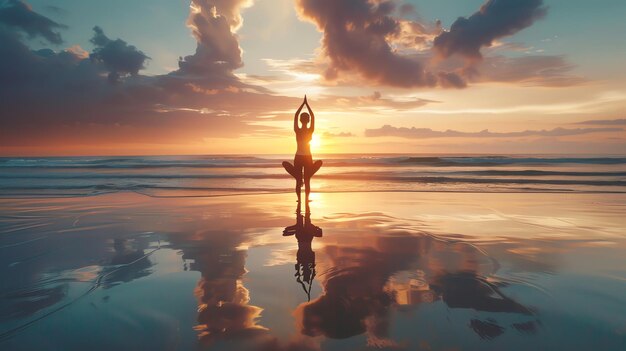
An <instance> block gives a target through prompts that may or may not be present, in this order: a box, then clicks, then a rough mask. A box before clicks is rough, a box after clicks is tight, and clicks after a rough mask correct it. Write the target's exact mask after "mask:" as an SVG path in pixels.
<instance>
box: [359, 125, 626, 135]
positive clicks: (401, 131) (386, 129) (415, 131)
mask: <svg viewBox="0 0 626 351" xmlns="http://www.w3.org/2000/svg"><path fill="white" fill-rule="evenodd" d="M623 131H624V129H622V128H574V129H567V128H554V129H550V130H545V129H542V130H524V131H521V132H490V131H489V130H487V129H485V130H482V131H480V132H460V131H456V130H450V129H448V130H446V131H437V130H432V129H430V128H415V127H412V128H406V127H393V126H390V125H388V124H387V125H384V126H382V127H380V128H378V129H366V130H365V136H367V137H383V136H394V137H400V138H408V139H427V138H456V137H466V138H467V137H469V138H514V137H526V136H544V137H546V136H550V137H559V136H570V135H581V134H589V133H603V132H623Z"/></svg>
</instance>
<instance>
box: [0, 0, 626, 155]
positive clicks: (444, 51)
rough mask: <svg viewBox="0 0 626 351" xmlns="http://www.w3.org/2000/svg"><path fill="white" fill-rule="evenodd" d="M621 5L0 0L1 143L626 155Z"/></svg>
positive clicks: (116, 148)
mask: <svg viewBox="0 0 626 351" xmlns="http://www.w3.org/2000/svg"><path fill="white" fill-rule="evenodd" d="M625 15H626V2H624V1H623V0H603V1H598V2H590V1H581V0H437V1H425V0H405V1H399V0H397V1H396V0H191V1H189V0H187V1H183V0H151V1H137V0H124V1H122V0H108V1H106V2H104V1H84V0H56V1H43V0H24V1H22V0H0V101H1V103H0V155H3V156H54V155H59V156H61V155H166V154H167V155H169V154H291V153H293V152H295V148H296V145H295V138H294V135H293V122H292V121H293V116H294V113H295V111H296V110H297V108H298V106H299V105H300V103H301V101H302V97H303V96H304V94H306V95H307V97H308V100H309V102H310V105H311V107H312V108H313V111H314V113H315V117H316V131H315V136H314V139H313V141H312V151H313V152H314V153H404V154H406V153H411V154H576V155H585V154H601V155H624V154H626V70H624V68H623V67H622V66H623V63H624V62H626V45H625V44H624V37H625V36H626V21H624V20H623V19H624V16H625Z"/></svg>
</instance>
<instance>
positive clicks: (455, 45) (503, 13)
mask: <svg viewBox="0 0 626 351" xmlns="http://www.w3.org/2000/svg"><path fill="white" fill-rule="evenodd" d="M546 11H547V8H546V7H545V6H543V0H523V1H521V0H489V1H487V2H486V3H485V4H483V5H482V6H481V7H480V10H478V11H477V12H476V13H474V14H473V15H471V16H470V17H468V18H465V17H459V18H458V19H457V20H456V21H455V22H454V23H453V24H452V26H451V27H450V31H445V32H443V33H441V34H440V35H439V36H438V37H437V38H435V40H434V47H433V48H434V50H435V51H436V52H437V53H438V54H439V55H441V56H442V57H450V56H452V55H454V54H458V55H461V56H463V57H465V58H468V59H471V60H477V59H481V58H482V55H481V53H480V49H481V48H483V47H489V46H491V45H492V44H493V42H494V40H496V39H499V38H502V37H505V36H509V35H512V34H515V33H516V32H518V31H520V30H522V29H524V28H526V27H529V26H530V25H532V24H533V22H534V21H535V20H537V19H540V18H542V17H544V16H545V14H546Z"/></svg>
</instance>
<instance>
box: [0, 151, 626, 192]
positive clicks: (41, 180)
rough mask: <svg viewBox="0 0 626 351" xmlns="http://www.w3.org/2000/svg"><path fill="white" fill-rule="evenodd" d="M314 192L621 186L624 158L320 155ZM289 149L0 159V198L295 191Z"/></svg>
mask: <svg viewBox="0 0 626 351" xmlns="http://www.w3.org/2000/svg"><path fill="white" fill-rule="evenodd" d="M316 159H322V160H323V161H324V165H323V167H322V169H321V170H320V171H319V172H318V174H316V175H315V177H314V181H313V182H312V188H313V191H315V192H356V191H359V192H362V191H370V192H371V191H379V192H380V191H392V192H401V191H407V192H450V191H451V192H567V193H570V192H575V193H581V192H583V193H585V192H596V193H597V192H599V193H621V192H626V158H625V157H617V156H616V157H595V156H586V157H580V156H579V157H568V156H562V155H547V156H536V155H532V156H519V155H517V156H492V155H473V156H467V155H462V156H459V155H451V156H441V155H418V156H416V155H398V154H393V155H389V154H386V155H345V154H342V155H320V156H319V157H316ZM283 160H290V161H291V160H292V156H289V155H262V156H243V155H208V156H133V157H119V156H116V157H29V158H17V157H13V158H0V196H5V197H7V196H8V197H14V196H88V195H98V194H106V193H113V192H121V191H132V192H137V193H141V194H144V195H149V196H212V195H229V194H248V193H282V192H290V191H293V184H292V183H290V182H287V181H285V180H288V179H289V177H290V176H289V175H288V174H287V173H286V172H285V171H284V170H283V168H282V166H281V161H283Z"/></svg>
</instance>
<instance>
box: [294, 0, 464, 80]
mask: <svg viewBox="0 0 626 351" xmlns="http://www.w3.org/2000/svg"><path fill="white" fill-rule="evenodd" d="M296 3H297V7H298V10H299V12H300V14H301V15H302V17H304V18H305V19H308V20H310V21H312V22H313V23H315V24H316V25H317V27H318V28H319V30H320V31H322V32H323V37H322V50H323V54H324V56H325V57H326V58H327V59H328V60H329V63H328V66H327V68H326V71H325V78H326V79H328V80H336V79H338V78H339V75H340V74H341V73H342V72H347V71H356V72H358V73H359V74H360V75H361V76H363V77H364V78H366V79H367V80H369V81H371V82H374V83H376V84H383V85H390V86H397V87H405V88H411V87H434V86H436V85H437V83H438V76H437V75H436V74H433V73H431V72H427V71H426V70H425V69H424V66H423V65H422V64H421V63H420V62H419V61H417V60H414V59H412V58H411V57H410V56H407V55H401V54H399V53H397V52H395V51H394V49H393V48H392V47H391V45H390V42H389V40H390V39H389V38H394V37H395V38H398V37H399V36H400V33H401V32H402V28H401V22H400V20H398V19H396V18H394V17H393V16H392V14H393V13H394V11H396V4H395V3H394V2H393V1H389V0H381V1H368V0H353V1H336V0H297V2H296ZM451 75H455V73H448V75H447V76H446V78H450V76H451ZM459 80H462V79H461V78H460V77H455V78H454V79H448V80H447V81H446V84H445V86H452V87H462V85H461V84H455V83H456V82H458V81H459Z"/></svg>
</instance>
